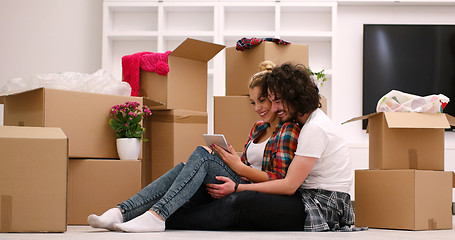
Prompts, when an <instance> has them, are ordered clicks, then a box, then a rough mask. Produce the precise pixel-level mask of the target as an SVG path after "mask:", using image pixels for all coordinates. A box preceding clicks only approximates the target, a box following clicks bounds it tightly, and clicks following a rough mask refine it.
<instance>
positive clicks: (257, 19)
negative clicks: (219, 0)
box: [224, 6, 275, 31]
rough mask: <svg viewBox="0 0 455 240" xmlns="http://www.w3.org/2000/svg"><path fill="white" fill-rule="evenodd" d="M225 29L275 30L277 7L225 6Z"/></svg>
mask: <svg viewBox="0 0 455 240" xmlns="http://www.w3.org/2000/svg"><path fill="white" fill-rule="evenodd" d="M224 16H225V19H224V30H225V31H275V7H273V6H265V7H258V6H241V7H238V6H235V7H234V6H227V7H224Z"/></svg>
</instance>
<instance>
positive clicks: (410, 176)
mask: <svg viewBox="0 0 455 240" xmlns="http://www.w3.org/2000/svg"><path fill="white" fill-rule="evenodd" d="M452 174H453V173H452V172H444V171H428V170H411V169H403V170H356V171H355V225H356V226H359V227H372V228H389V229H407V230H435V229H451V228H452Z"/></svg>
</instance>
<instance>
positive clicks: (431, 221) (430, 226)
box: [428, 218, 438, 230]
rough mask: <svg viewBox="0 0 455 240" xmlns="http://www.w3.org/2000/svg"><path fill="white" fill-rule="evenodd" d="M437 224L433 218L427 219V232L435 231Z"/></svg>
mask: <svg viewBox="0 0 455 240" xmlns="http://www.w3.org/2000/svg"><path fill="white" fill-rule="evenodd" d="M437 227H438V224H437V223H436V221H435V220H434V219H433V218H430V219H428V230H436V229H438V228H437Z"/></svg>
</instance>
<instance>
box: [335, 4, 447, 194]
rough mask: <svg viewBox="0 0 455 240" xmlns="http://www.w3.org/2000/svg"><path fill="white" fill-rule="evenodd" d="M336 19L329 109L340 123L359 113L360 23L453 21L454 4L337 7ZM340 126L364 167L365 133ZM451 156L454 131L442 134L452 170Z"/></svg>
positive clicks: (353, 126) (356, 126)
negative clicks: (444, 135)
mask: <svg viewBox="0 0 455 240" xmlns="http://www.w3.org/2000/svg"><path fill="white" fill-rule="evenodd" d="M337 18H338V19H337V32H336V37H335V40H334V41H335V52H334V55H335V57H334V59H333V62H334V70H333V71H334V79H333V82H332V102H331V104H332V108H331V109H332V118H333V120H334V121H335V122H338V123H341V122H344V121H346V120H348V119H351V118H353V117H356V116H360V115H362V48H363V43H362V39H363V24H367V23H369V24H374V23H378V24H379V23H390V24H395V23H396V24H399V23H402V24H431V23H433V24H455V6H453V5H452V6H436V7H432V6H403V5H401V6H400V5H387V6H385V5H383V6H373V5H369V6H339V7H338V16H337ZM452 101H455V99H452ZM452 104H455V103H452ZM342 129H343V131H344V135H345V136H346V138H347V139H348V142H349V143H350V147H351V153H352V157H353V162H354V167H355V168H356V169H365V168H368V135H367V134H366V133H365V131H364V130H361V122H360V121H359V122H355V123H348V124H345V125H343V126H342ZM454 157H455V133H446V151H445V170H447V171H454V170H455V160H454ZM454 199H455V194H454Z"/></svg>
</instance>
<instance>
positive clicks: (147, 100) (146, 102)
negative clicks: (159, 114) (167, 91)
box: [143, 97, 166, 109]
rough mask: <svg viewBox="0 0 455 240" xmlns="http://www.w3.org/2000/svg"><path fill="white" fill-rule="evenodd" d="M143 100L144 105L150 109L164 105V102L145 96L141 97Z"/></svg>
mask: <svg viewBox="0 0 455 240" xmlns="http://www.w3.org/2000/svg"><path fill="white" fill-rule="evenodd" d="M143 101H144V105H145V106H147V107H149V108H150V109H155V108H161V107H164V106H166V104H165V103H163V102H160V101H155V100H152V99H150V98H146V97H144V98H143Z"/></svg>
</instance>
